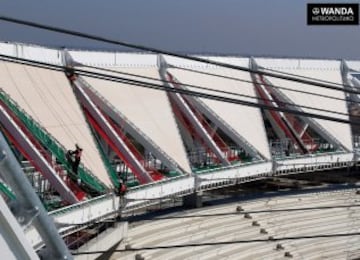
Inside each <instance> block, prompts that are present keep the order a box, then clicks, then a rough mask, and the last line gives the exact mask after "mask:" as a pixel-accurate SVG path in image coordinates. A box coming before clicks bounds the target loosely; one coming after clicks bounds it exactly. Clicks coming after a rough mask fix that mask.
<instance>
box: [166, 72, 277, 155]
mask: <svg viewBox="0 0 360 260" xmlns="http://www.w3.org/2000/svg"><path fill="white" fill-rule="evenodd" d="M193 69H195V70H198V71H201V72H206V73H212V74H217V75H222V76H226V77H233V78H239V79H241V80H242V79H244V80H248V81H251V77H250V74H249V73H248V72H243V71H235V70H230V69H223V68H218V67H214V66H213V67H198V68H193ZM168 71H169V72H170V73H171V74H172V75H173V76H175V78H176V79H177V80H178V81H179V82H180V83H182V84H185V85H186V84H192V85H197V86H202V87H206V88H210V89H213V90H220V91H226V92H232V93H235V95H233V94H225V93H216V92H212V91H210V90H203V89H198V88H192V87H189V86H188V87H187V88H188V89H189V90H194V91H198V92H202V93H207V94H213V95H219V96H224V97H229V98H234V99H241V100H246V101H249V102H255V103H256V102H257V99H253V98H248V97H242V96H236V94H241V95H248V96H250V97H255V96H256V94H255V90H254V86H253V85H252V84H251V83H246V82H240V81H237V80H233V79H227V78H221V77H215V76H209V75H204V74H199V73H196V72H190V71H185V70H182V69H168ZM199 99H200V100H201V101H202V102H203V103H204V104H205V105H206V106H207V107H208V108H210V109H211V110H212V112H214V113H216V114H217V115H218V116H219V117H220V118H221V119H222V120H223V121H225V122H226V123H227V125H229V126H230V127H231V128H232V130H234V131H235V132H236V133H237V134H238V135H240V136H241V137H242V138H243V139H245V140H246V141H247V142H249V143H250V144H251V145H252V146H253V147H254V148H255V149H256V150H257V151H258V152H259V153H260V154H261V155H262V156H264V157H265V158H266V159H270V158H271V155H270V150H269V144H268V140H267V137H266V132H265V127H264V123H263V118H262V115H261V113H260V110H259V109H258V108H254V107H249V106H243V105H238V104H232V103H226V102H221V101H216V100H212V99H206V98H199Z"/></svg>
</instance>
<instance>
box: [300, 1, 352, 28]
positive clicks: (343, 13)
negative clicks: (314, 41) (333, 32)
mask: <svg viewBox="0 0 360 260" xmlns="http://www.w3.org/2000/svg"><path fill="white" fill-rule="evenodd" d="M307 23H308V25H358V24H359V4H354V3H338V4H334V3H313V4H307Z"/></svg>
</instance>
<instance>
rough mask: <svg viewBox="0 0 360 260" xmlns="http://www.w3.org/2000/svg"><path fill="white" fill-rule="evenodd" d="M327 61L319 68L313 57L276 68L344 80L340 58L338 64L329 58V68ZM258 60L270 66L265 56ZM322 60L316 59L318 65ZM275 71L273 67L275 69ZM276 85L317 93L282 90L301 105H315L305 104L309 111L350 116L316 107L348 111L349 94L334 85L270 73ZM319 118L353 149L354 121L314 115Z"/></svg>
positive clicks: (340, 116) (323, 124)
mask: <svg viewBox="0 0 360 260" xmlns="http://www.w3.org/2000/svg"><path fill="white" fill-rule="evenodd" d="M326 62H327V61H322V65H321V66H320V67H319V68H315V67H314V64H313V63H315V61H314V62H311V61H302V60H301V61H299V63H298V64H299V66H298V67H289V68H285V67H284V68H281V69H278V68H276V70H277V71H280V72H274V73H278V74H281V72H285V73H291V74H294V75H297V77H298V78H301V77H310V78H314V79H318V80H324V81H328V82H332V83H335V84H343V82H342V78H341V71H340V62H339V61H337V67H336V68H335V67H334V62H335V61H329V66H328V67H329V68H328V69H326V68H325V67H326ZM257 63H258V65H259V66H264V67H269V61H268V63H267V64H262V59H259V60H257ZM318 64H319V61H318V60H316V64H315V65H318ZM271 72H273V71H271ZM266 78H267V79H268V80H269V81H270V82H271V83H272V84H273V85H274V86H281V87H286V88H289V89H291V90H301V91H306V92H311V93H314V94H305V93H298V92H293V91H291V90H284V89H281V90H280V91H281V92H282V93H283V94H285V95H286V96H287V97H288V98H289V99H291V101H292V102H294V103H295V104H297V105H300V106H308V107H311V108H301V110H302V111H304V112H309V113H315V114H319V115H324V116H329V117H335V118H340V119H345V120H349V117H348V116H347V115H339V114H334V113H330V112H325V111H318V110H314V109H312V108H316V109H326V110H331V111H335V112H340V113H346V114H347V113H348V110H347V105H346V101H345V94H344V92H342V91H337V90H333V89H327V88H322V87H317V86H314V85H310V84H303V83H298V82H294V81H290V80H284V79H278V78H274V77H269V76H267V77H266ZM326 84H329V85H333V86H336V87H340V88H342V86H341V85H334V84H331V83H326ZM320 95H326V96H330V97H335V98H340V99H343V100H338V99H331V98H327V97H323V96H320ZM313 120H314V121H315V122H317V123H318V124H319V125H321V126H322V127H323V128H324V129H325V130H326V131H327V132H328V133H330V134H331V135H332V136H333V137H334V138H336V139H337V140H338V141H339V142H340V143H341V144H342V145H343V146H344V147H346V148H347V149H349V150H352V138H351V130H350V125H349V124H345V123H338V122H333V121H329V120H323V119H316V118H313Z"/></svg>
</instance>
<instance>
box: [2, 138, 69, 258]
mask: <svg viewBox="0 0 360 260" xmlns="http://www.w3.org/2000/svg"><path fill="white" fill-rule="evenodd" d="M0 174H1V176H2V178H3V179H4V180H5V181H6V183H7V184H9V185H10V187H11V188H12V190H13V191H14V192H15V194H16V202H18V204H19V207H20V208H21V211H22V212H23V213H24V212H25V213H26V212H27V213H28V214H30V213H31V215H30V216H29V215H26V214H22V215H20V216H17V217H18V220H19V221H23V222H22V223H23V224H26V223H25V220H29V219H31V218H33V222H32V223H33V225H34V226H35V228H36V229H37V231H38V232H39V234H40V236H41V238H42V239H43V241H44V243H45V245H46V250H45V251H43V252H42V253H43V254H42V255H43V256H44V257H45V259H73V257H72V255H71V254H70V252H69V250H68V248H67V247H66V245H65V243H64V241H63V240H62V238H61V237H60V236H59V233H58V231H57V229H56V227H55V225H54V222H53V220H52V219H51V218H50V217H49V216H48V213H47V212H46V210H45V208H44V206H43V205H42V204H41V201H40V199H39V197H38V196H37V195H36V193H35V192H34V190H33V188H32V187H31V185H30V183H29V181H28V180H27V178H26V176H25V174H24V173H23V171H22V169H21V167H20V165H19V163H18V162H17V161H16V158H15V156H14V154H13V153H12V152H11V149H10V147H9V145H8V144H7V143H6V140H5V138H4V136H3V134H2V133H0Z"/></svg>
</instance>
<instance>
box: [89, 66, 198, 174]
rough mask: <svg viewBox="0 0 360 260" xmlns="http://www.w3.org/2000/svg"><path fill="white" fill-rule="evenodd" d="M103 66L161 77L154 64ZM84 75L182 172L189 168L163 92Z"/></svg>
mask: <svg viewBox="0 0 360 260" xmlns="http://www.w3.org/2000/svg"><path fill="white" fill-rule="evenodd" d="M106 69H111V70H116V71H119V72H124V73H131V74H136V75H140V76H146V77H152V78H156V79H160V75H159V72H158V69H157V68H156V67H152V68H119V67H106ZM88 70H89V69H88ZM92 70H93V71H96V72H99V73H106V74H112V75H116V76H119V77H127V78H129V76H124V75H120V74H116V73H110V72H104V71H102V70H94V69H92ZM84 78H85V80H86V81H87V82H88V83H89V84H90V85H91V86H92V87H93V88H94V89H95V90H96V91H97V92H99V93H100V94H101V95H102V96H103V97H104V98H105V99H106V100H107V101H109V102H110V103H111V104H112V105H113V106H114V107H115V108H116V110H118V111H119V112H120V113H121V114H123V115H125V116H126V117H127V118H128V119H129V120H130V121H131V122H132V123H133V124H134V125H136V126H137V127H138V128H139V129H140V130H141V131H142V132H143V133H144V134H146V136H147V137H149V138H150V139H151V140H152V141H153V142H154V143H155V144H156V145H158V146H159V147H160V148H161V149H162V150H163V151H164V152H165V153H166V154H167V155H168V156H170V157H171V158H172V159H173V160H174V161H175V162H176V163H177V164H179V165H180V166H181V167H182V168H183V169H184V170H185V171H187V172H190V171H191V169H190V165H189V162H188V159H187V155H186V151H185V148H184V145H183V143H182V139H181V136H180V133H179V129H178V127H177V124H176V121H175V117H174V115H173V112H172V108H171V106H170V103H169V100H168V97H167V94H166V93H165V92H163V91H160V90H154V89H148V88H144V87H138V86H133V85H129V84H124V83H116V82H110V81H105V80H100V79H94V78H91V77H84ZM130 78H132V79H137V80H141V81H146V82H152V83H156V84H161V83H159V82H157V81H153V80H148V79H143V78H136V77H130ZM120 123H121V122H120Z"/></svg>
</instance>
